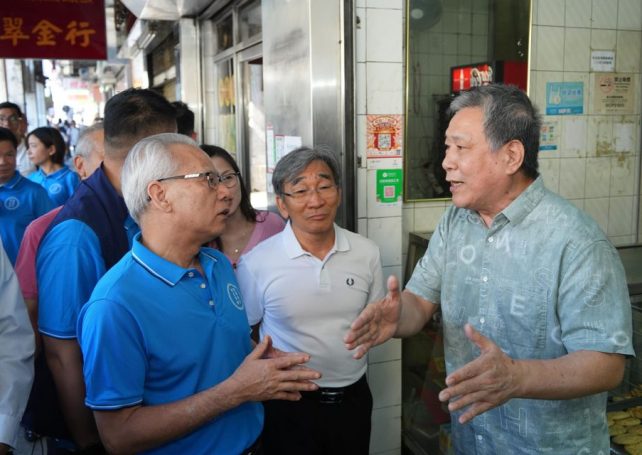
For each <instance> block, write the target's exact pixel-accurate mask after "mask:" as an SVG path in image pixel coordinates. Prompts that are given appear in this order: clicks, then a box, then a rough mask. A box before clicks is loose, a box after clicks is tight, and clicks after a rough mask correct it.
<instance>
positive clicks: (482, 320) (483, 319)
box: [479, 316, 486, 324]
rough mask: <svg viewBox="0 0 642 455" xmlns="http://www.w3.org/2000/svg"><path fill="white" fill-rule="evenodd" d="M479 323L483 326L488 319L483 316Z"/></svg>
mask: <svg viewBox="0 0 642 455" xmlns="http://www.w3.org/2000/svg"><path fill="white" fill-rule="evenodd" d="M479 322H481V323H482V324H483V323H484V322H486V318H485V317H483V316H482V317H481V318H479Z"/></svg>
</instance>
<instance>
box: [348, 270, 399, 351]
mask: <svg viewBox="0 0 642 455" xmlns="http://www.w3.org/2000/svg"><path fill="white" fill-rule="evenodd" d="M387 286H388V294H386V296H385V297H384V298H383V299H382V300H379V301H378V302H375V303H371V304H370V305H366V307H365V308H364V309H363V311H362V312H361V314H359V316H358V317H357V319H355V320H354V322H353V323H352V324H351V325H350V330H349V331H348V333H347V334H346V335H345V336H344V337H343V342H344V343H345V346H346V348H347V349H348V350H353V349H355V348H356V351H355V353H354V355H353V357H354V358H355V359H360V358H361V357H363V356H364V355H366V353H367V352H368V351H369V350H370V348H372V347H374V346H377V345H379V344H381V343H383V342H385V341H388V340H389V339H390V338H392V336H393V335H394V334H395V332H396V330H397V324H398V323H399V314H400V312H401V292H400V291H399V280H397V277H395V276H389V277H388V282H387Z"/></svg>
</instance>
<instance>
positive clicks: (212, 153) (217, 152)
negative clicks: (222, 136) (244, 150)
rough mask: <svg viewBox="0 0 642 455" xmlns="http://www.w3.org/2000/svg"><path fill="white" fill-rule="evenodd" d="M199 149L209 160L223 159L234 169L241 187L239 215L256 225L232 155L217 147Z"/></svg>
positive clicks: (207, 145)
mask: <svg viewBox="0 0 642 455" xmlns="http://www.w3.org/2000/svg"><path fill="white" fill-rule="evenodd" d="M201 149H202V150H203V151H204V152H205V153H207V155H208V156H209V157H210V158H213V157H219V158H223V159H224V160H225V161H226V162H227V164H229V165H230V166H231V167H232V169H234V172H237V173H238V177H239V185H240V186H241V204H240V205H239V208H240V209H241V213H242V214H243V216H244V217H245V219H246V220H248V221H250V222H252V223H256V222H257V221H258V220H257V213H256V210H255V209H254V207H252V203H251V202H250V194H249V193H248V191H247V188H246V187H245V182H244V181H243V177H241V170H240V169H239V166H238V164H236V161H235V160H234V158H233V157H232V155H230V154H229V152H228V151H227V150H225V149H224V148H222V147H219V146H217V145H209V144H201Z"/></svg>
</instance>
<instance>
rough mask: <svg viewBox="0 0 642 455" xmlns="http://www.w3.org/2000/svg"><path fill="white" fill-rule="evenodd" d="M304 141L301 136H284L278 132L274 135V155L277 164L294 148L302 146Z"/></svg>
mask: <svg viewBox="0 0 642 455" xmlns="http://www.w3.org/2000/svg"><path fill="white" fill-rule="evenodd" d="M302 143H303V141H302V138H301V136H284V135H282V134H276V135H275V136H274V157H275V160H276V162H275V166H276V163H278V162H279V160H280V159H281V158H283V157H284V156H285V155H287V154H288V153H290V152H291V151H292V150H294V149H296V148H299V147H301V144H302Z"/></svg>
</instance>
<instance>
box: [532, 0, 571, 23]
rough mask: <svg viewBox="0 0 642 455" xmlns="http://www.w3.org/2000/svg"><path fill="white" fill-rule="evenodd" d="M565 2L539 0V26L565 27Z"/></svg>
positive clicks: (561, 0)
mask: <svg viewBox="0 0 642 455" xmlns="http://www.w3.org/2000/svg"><path fill="white" fill-rule="evenodd" d="M565 5H566V1H565V0H539V2H538V9H537V20H538V22H537V23H538V25H556V26H563V25H564V16H565Z"/></svg>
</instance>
